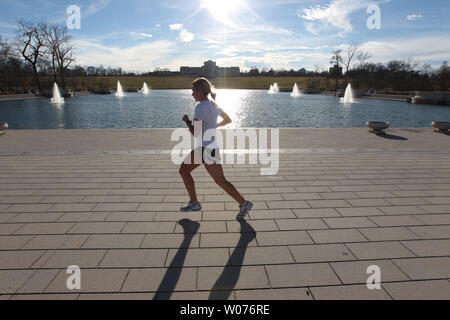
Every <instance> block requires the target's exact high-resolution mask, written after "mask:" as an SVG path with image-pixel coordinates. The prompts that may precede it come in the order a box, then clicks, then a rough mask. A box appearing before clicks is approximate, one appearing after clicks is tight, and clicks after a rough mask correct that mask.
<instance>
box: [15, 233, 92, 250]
mask: <svg viewBox="0 0 450 320" xmlns="http://www.w3.org/2000/svg"><path fill="white" fill-rule="evenodd" d="M88 237H89V236H88V235H37V236H34V237H33V239H32V240H31V241H30V242H28V243H27V244H26V245H25V246H24V247H23V248H22V249H23V250H35V249H55V250H56V249H79V248H81V246H82V245H83V243H84V242H85V241H86V239H87V238H88Z"/></svg>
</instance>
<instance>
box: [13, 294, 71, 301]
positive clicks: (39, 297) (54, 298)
mask: <svg viewBox="0 0 450 320" xmlns="http://www.w3.org/2000/svg"><path fill="white" fill-rule="evenodd" d="M77 299H78V294H16V295H14V296H12V297H11V300H26V301H29V300H31V301H35V300H50V301H59V300H77Z"/></svg>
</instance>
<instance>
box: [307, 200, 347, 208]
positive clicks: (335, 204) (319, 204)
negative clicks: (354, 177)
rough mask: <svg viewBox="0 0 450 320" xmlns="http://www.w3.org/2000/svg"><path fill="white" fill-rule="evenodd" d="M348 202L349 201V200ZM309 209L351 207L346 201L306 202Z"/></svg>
mask: <svg viewBox="0 0 450 320" xmlns="http://www.w3.org/2000/svg"><path fill="white" fill-rule="evenodd" d="M349 201H350V200H349ZM307 202H308V203H309V205H310V206H311V208H348V207H351V205H350V204H349V203H348V202H347V201H346V200H308V201H307Z"/></svg>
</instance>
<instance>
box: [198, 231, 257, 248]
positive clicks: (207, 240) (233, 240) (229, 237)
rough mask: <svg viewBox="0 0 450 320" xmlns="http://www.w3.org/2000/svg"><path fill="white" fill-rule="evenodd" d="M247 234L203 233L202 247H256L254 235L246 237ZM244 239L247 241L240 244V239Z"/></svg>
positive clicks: (201, 237)
mask: <svg viewBox="0 0 450 320" xmlns="http://www.w3.org/2000/svg"><path fill="white" fill-rule="evenodd" d="M245 235H246V233H203V234H201V235H200V247H201V248H211V247H212V248H235V247H236V246H237V245H239V246H240V247H243V246H245V247H247V246H249V247H254V246H256V245H257V243H256V240H255V239H254V237H251V238H250V237H245ZM247 238H248V239H247ZM244 239H245V240H247V241H245V243H244V242H243V243H241V244H240V243H239V241H240V240H241V241H243V240H244ZM249 241H250V242H249Z"/></svg>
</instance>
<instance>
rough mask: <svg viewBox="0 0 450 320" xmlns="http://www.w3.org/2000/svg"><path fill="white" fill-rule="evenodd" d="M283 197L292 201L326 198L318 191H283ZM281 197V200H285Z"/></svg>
mask: <svg viewBox="0 0 450 320" xmlns="http://www.w3.org/2000/svg"><path fill="white" fill-rule="evenodd" d="M327 194H332V193H327ZM265 196H266V195H263V196H262V197H265ZM282 197H283V199H284V200H290V201H295V200H297V201H298V200H320V199H325V198H324V197H323V196H320V195H319V194H318V193H316V192H308V193H283V194H282ZM283 199H280V200H283ZM266 200H272V199H266Z"/></svg>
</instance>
